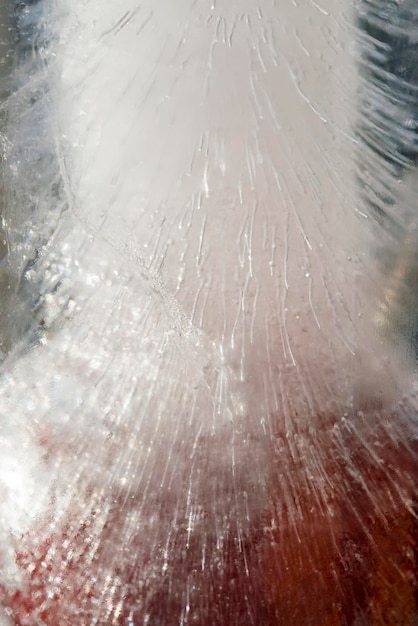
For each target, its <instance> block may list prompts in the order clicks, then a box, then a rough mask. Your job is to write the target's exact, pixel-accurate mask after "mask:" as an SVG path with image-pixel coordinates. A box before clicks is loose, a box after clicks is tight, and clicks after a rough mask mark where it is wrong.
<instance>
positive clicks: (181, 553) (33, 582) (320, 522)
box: [2, 409, 418, 626]
mask: <svg viewBox="0 0 418 626" xmlns="http://www.w3.org/2000/svg"><path fill="white" fill-rule="evenodd" d="M407 413H408V410H404V409H402V410H400V411H399V413H392V414H391V415H390V416H388V420H389V421H387V420H384V419H383V418H382V415H381V414H380V413H379V412H377V411H376V412H374V411H371V412H370V413H369V414H368V415H367V416H363V415H362V414H359V415H357V416H356V420H354V421H350V419H347V420H342V421H338V420H335V418H332V419H329V418H327V417H326V416H324V417H323V419H322V420H321V423H322V424H323V426H324V428H323V430H322V432H321V433H319V434H317V435H312V437H311V439H310V445H311V446H314V448H313V450H315V446H321V447H322V448H321V450H320V455H319V456H320V458H323V459H324V464H323V466H322V473H321V472H320V471H319V469H318V473H317V474H316V475H315V476H313V477H309V476H307V473H306V454H307V452H306V447H301V448H299V449H298V448H297V447H296V452H295V449H292V450H290V447H288V448H287V447H286V446H290V445H291V442H289V441H288V440H287V439H286V437H285V436H284V434H283V433H282V434H281V433H280V432H279V430H278V431H277V432H276V442H277V441H279V440H280V441H281V444H280V454H275V452H277V450H276V451H275V450H274V447H275V446H276V445H277V446H278V444H273V449H272V451H271V458H270V459H269V463H270V465H271V472H270V475H271V479H270V485H269V489H268V497H267V501H266V503H265V509H264V510H263V511H261V512H260V515H259V517H258V519H257V520H256V521H255V522H253V523H252V524H251V525H249V527H248V528H246V529H244V530H243V532H242V534H241V537H240V538H239V539H238V537H239V533H238V532H237V528H238V527H237V525H236V524H234V514H233V505H232V504H230V509H229V518H230V524H229V525H228V524H226V526H225V527H224V530H223V533H222V537H220V536H219V535H218V534H217V533H216V530H215V527H214V522H213V520H212V518H211V512H210V508H209V507H208V509H207V510H205V511H202V513H201V518H200V519H199V520H198V521H197V522H196V527H195V529H194V531H193V532H192V533H190V532H189V531H188V529H187V525H186V524H185V523H177V522H176V523H174V521H173V511H174V510H175V509H176V502H175V500H173V502H169V501H168V502H165V503H163V504H161V503H158V502H157V501H158V494H155V502H154V505H153V503H152V500H153V498H152V497H151V498H150V507H151V508H150V511H149V512H148V513H149V515H148V516H144V518H145V519H146V520H147V521H146V524H145V525H142V526H141V527H140V528H139V527H138V528H135V529H133V530H132V529H131V531H130V532H129V539H126V537H127V534H126V533H127V530H126V529H127V528H128V526H127V525H126V524H127V520H128V519H129V515H130V514H131V513H132V512H134V511H135V507H136V506H137V505H138V503H137V502H135V499H131V500H130V501H129V503H128V504H127V503H126V499H124V498H122V497H119V498H114V500H113V503H112V506H111V508H110V511H109V512H108V514H107V523H106V525H105V526H104V528H101V529H100V530H99V529H98V528H97V526H96V520H95V514H94V512H93V513H92V514H91V515H90V516H88V517H87V518H86V517H85V516H84V517H83V511H82V506H81V504H80V503H79V510H78V513H77V504H76V505H75V507H74V509H73V510H72V515H73V518H72V519H68V520H67V522H66V524H65V525H63V524H62V525H61V527H60V528H58V529H55V530H54V531H53V532H51V531H50V530H48V528H49V527H48V524H47V523H45V525H44V526H40V527H39V529H38V531H39V533H38V535H37V537H36V538H35V537H34V536H33V535H27V536H25V537H24V538H23V540H22V542H21V545H19V548H18V550H17V555H16V559H17V563H18V566H19V568H20V569H21V571H22V572H23V573H24V576H25V584H24V586H22V589H21V590H20V591H14V592H11V591H9V592H7V591H6V590H5V589H3V590H2V595H3V603H4V605H5V606H6V607H7V608H8V609H9V611H10V613H11V615H12V616H13V620H14V624H15V625H16V626H35V625H39V624H45V625H46V626H66V625H69V626H70V625H71V626H82V625H84V624H93V623H98V624H104V625H106V624H117V625H119V624H120V625H123V624H126V625H128V624H134V625H138V626H139V625H142V624H149V625H150V626H177V625H178V624H194V625H197V626H208V625H209V624H210V625H211V626H238V625H240V626H242V625H244V626H246V625H248V626H250V625H253V626H273V625H289V626H290V625H294V626H309V625H312V626H350V625H352V626H363V625H364V626H377V625H386V626H414V625H415V624H416V616H417V521H416V514H417V509H416V485H417V467H418V460H417V444H416V439H414V438H413V436H412V433H413V431H414V429H415V428H416V427H415V426H414V425H413V422H411V420H409V421H408V420H406V419H405V414H407ZM408 419H409V418H408ZM413 419H415V418H413ZM352 423H355V428H353V427H352ZM411 424H412V426H411ZM325 451H326V452H325ZM321 481H322V482H321ZM318 494H319V495H318ZM153 506H154V508H155V511H156V516H153V515H152V507H153ZM225 510H227V509H225ZM179 519H184V517H183V518H182V517H181V516H180V518H179ZM202 546H204V550H202ZM203 552H204V559H205V562H204V565H202V554H203ZM94 616H96V617H98V621H97V622H93V617H94Z"/></svg>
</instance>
